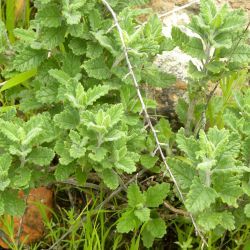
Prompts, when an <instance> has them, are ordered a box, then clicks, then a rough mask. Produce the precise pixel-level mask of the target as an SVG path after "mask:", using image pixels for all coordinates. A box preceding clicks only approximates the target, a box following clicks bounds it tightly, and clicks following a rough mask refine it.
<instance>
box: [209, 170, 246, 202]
mask: <svg viewBox="0 0 250 250" xmlns="http://www.w3.org/2000/svg"><path fill="white" fill-rule="evenodd" d="M213 183H214V189H215V190H216V192H217V193H218V195H219V196H220V197H221V199H222V201H223V202H225V203H226V204H228V205H229V206H233V207H238V204H237V200H238V198H239V197H240V196H241V195H242V194H243V190H242V188H241V186H240V185H241V181H240V179H239V176H237V175H232V174H231V175H230V174H223V173H220V174H219V175H217V176H215V177H214V179H213Z"/></svg>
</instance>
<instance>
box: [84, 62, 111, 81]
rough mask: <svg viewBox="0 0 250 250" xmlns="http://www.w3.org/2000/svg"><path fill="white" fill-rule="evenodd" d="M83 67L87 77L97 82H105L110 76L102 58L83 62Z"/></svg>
mask: <svg viewBox="0 0 250 250" xmlns="http://www.w3.org/2000/svg"><path fill="white" fill-rule="evenodd" d="M83 67H84V69H85V70H86V72H87V74H88V75H89V77H93V78H96V79H98V80H105V79H108V78H109V77H110V76H111V72H110V70H109V68H108V66H107V65H106V64H105V62H104V59H103V58H102V57H100V58H95V59H90V60H88V61H85V62H84V64H83Z"/></svg>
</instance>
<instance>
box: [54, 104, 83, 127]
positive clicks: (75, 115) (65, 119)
mask: <svg viewBox="0 0 250 250" xmlns="http://www.w3.org/2000/svg"><path fill="white" fill-rule="evenodd" d="M54 122H55V124H56V125H57V126H58V127H60V128H62V129H74V128H75V127H76V126H77V125H78V124H79V123H80V117H79V112H78V111H77V110H75V109H73V108H70V107H69V108H67V109H64V110H63V111H62V112H61V113H59V114H57V115H55V116H54Z"/></svg>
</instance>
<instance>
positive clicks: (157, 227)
mask: <svg viewBox="0 0 250 250" xmlns="http://www.w3.org/2000/svg"><path fill="white" fill-rule="evenodd" d="M166 228H167V227H166V224H165V221H164V220H163V219H161V218H155V219H151V220H150V221H149V222H148V223H147V226H146V229H147V230H148V231H149V232H150V233H151V234H152V235H153V236H154V238H162V237H163V236H164V235H165V233H166Z"/></svg>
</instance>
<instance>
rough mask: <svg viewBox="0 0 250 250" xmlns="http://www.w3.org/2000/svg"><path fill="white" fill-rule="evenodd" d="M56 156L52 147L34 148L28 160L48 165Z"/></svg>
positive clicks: (40, 164)
mask: <svg viewBox="0 0 250 250" xmlns="http://www.w3.org/2000/svg"><path fill="white" fill-rule="evenodd" d="M54 156H55V153H54V151H53V150H52V149H50V148H47V147H37V148H34V149H33V150H32V151H31V153H30V154H29V156H28V161H29V162H32V163H34V164H37V165H39V166H47V165H49V164H50V163H51V161H52V160H53V158H54Z"/></svg>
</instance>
